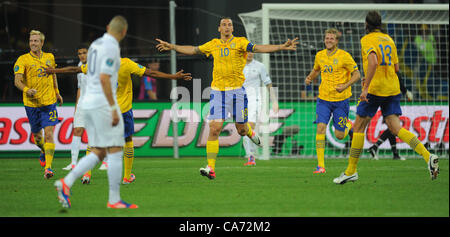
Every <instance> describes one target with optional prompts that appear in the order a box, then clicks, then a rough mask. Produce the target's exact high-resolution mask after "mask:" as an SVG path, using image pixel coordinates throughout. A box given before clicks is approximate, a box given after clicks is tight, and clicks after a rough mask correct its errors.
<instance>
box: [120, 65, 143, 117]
mask: <svg viewBox="0 0 450 237" xmlns="http://www.w3.org/2000/svg"><path fill="white" fill-rule="evenodd" d="M145 69H146V68H145V67H143V66H141V65H140V64H137V63H135V62H133V61H132V60H131V59H129V58H121V59H120V69H119V77H118V83H119V86H118V87H117V92H116V96H117V103H119V106H120V111H121V112H122V113H125V112H128V110H130V109H131V108H132V103H133V81H132V80H131V75H137V76H140V77H142V75H144V73H145Z"/></svg>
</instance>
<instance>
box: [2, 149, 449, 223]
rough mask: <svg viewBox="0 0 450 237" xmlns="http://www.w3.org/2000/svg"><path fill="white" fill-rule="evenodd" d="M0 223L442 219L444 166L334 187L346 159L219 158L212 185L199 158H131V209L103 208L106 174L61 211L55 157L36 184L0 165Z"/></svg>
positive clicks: (389, 164) (78, 189)
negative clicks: (434, 174) (248, 162)
mask: <svg viewBox="0 0 450 237" xmlns="http://www.w3.org/2000/svg"><path fill="white" fill-rule="evenodd" d="M0 161H1V166H0V171H1V176H0V177H1V182H0V193H1V195H0V216H1V217H448V216H449V176H448V171H449V160H448V159H440V163H439V164H440V170H441V172H440V174H439V176H438V179H437V180H433V181H432V180H431V179H430V176H429V173H428V170H427V168H426V164H425V162H424V161H423V160H422V159H409V160H406V161H394V160H390V159H380V160H378V161H377V160H370V159H365V158H362V159H361V160H360V162H359V166H358V173H359V180H358V181H357V182H354V183H347V184H344V185H336V184H334V183H333V181H332V180H333V178H335V177H337V176H338V175H339V174H340V173H341V172H342V171H344V170H345V168H346V166H347V159H345V158H340V159H326V161H325V162H326V166H327V167H326V168H327V173H325V174H319V175H317V174H313V173H312V172H313V170H314V167H315V165H316V160H314V159H302V158H298V159H272V160H269V161H261V160H257V162H256V163H257V165H256V167H244V166H243V163H245V160H244V159H242V158H231V157H219V158H218V160H217V164H216V175H217V178H216V179H215V180H209V179H207V178H206V177H203V176H201V175H200V174H199V168H200V167H203V166H205V164H206V159H205V158H180V159H173V158H139V157H138V158H135V161H134V167H133V173H134V174H135V175H136V181H135V182H134V183H132V184H129V185H121V197H122V199H123V200H125V201H127V202H132V203H136V204H138V205H139V208H138V209H135V210H112V209H107V208H106V203H107V200H108V181H107V174H106V171H101V170H98V166H97V167H96V168H95V169H94V170H93V176H92V181H91V184H89V185H83V184H81V182H78V181H77V182H76V183H75V184H74V186H73V187H72V196H71V201H72V208H70V209H68V210H63V208H62V207H61V206H60V204H59V202H58V201H57V195H56V191H55V188H54V187H53V183H54V182H55V180H57V179H59V178H62V177H64V176H65V175H66V174H67V173H68V171H64V170H62V169H61V168H62V167H64V166H65V165H67V164H68V163H69V162H70V159H69V158H55V159H54V161H53V168H54V170H55V177H53V178H52V179H50V180H45V179H44V178H43V168H41V167H40V165H39V162H38V159H37V158H36V159H19V158H16V159H1V160H0Z"/></svg>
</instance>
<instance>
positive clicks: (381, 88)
mask: <svg viewBox="0 0 450 237" xmlns="http://www.w3.org/2000/svg"><path fill="white" fill-rule="evenodd" d="M372 52H375V53H376V55H377V60H378V66H377V69H376V71H375V75H374V76H373V78H372V81H371V82H370V85H369V94H372V95H376V96H384V97H386V96H394V95H398V94H400V83H399V81H398V77H397V74H396V72H395V64H398V55H397V47H396V46H395V43H394V40H392V38H391V37H390V36H389V35H387V34H384V33H382V32H380V31H375V32H371V33H369V34H367V35H365V36H364V37H362V38H361V56H362V59H363V67H364V75H367V67H368V65H369V61H368V56H369V54H370V53H372Z"/></svg>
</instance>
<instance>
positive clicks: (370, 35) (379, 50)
mask: <svg viewBox="0 0 450 237" xmlns="http://www.w3.org/2000/svg"><path fill="white" fill-rule="evenodd" d="M365 27H366V32H367V34H366V35H365V36H364V37H362V38H361V54H362V59H363V66H364V75H365V80H364V86H363V90H362V92H361V95H360V97H359V99H360V101H359V103H358V106H357V109H356V120H355V123H354V124H353V139H352V145H351V149H350V157H349V159H348V166H347V169H346V170H345V172H343V173H342V174H341V175H340V176H339V177H337V178H335V179H334V180H333V182H334V183H336V184H344V183H346V182H348V181H356V180H358V173H357V170H356V168H357V164H358V161H359V156H360V154H361V152H362V150H363V147H364V131H365V129H366V127H367V125H368V124H369V122H370V120H371V118H372V117H373V116H374V115H375V113H376V112H377V110H378V108H379V107H381V112H382V114H383V117H384V121H385V123H386V125H387V126H388V128H389V130H390V131H391V132H392V134H394V135H396V136H397V137H399V138H400V139H401V140H402V141H404V142H406V143H407V144H409V145H410V147H411V148H412V149H414V150H415V151H416V152H417V153H419V154H420V155H421V156H422V157H423V159H424V160H425V162H426V163H427V167H428V170H429V172H430V175H431V179H432V180H433V179H436V178H437V175H438V173H439V166H438V161H439V160H438V157H437V156H436V155H434V154H430V152H429V151H428V150H427V149H426V148H425V146H424V145H423V144H422V143H420V141H419V139H417V137H416V136H415V135H414V134H413V133H411V132H410V131H408V130H406V129H404V128H403V127H402V125H401V123H400V119H399V117H398V116H399V115H401V114H402V110H401V108H400V97H401V93H400V85H399V80H398V76H397V73H398V72H399V65H398V55H397V48H396V46H395V43H394V41H393V40H392V38H391V37H390V36H389V35H387V34H385V33H383V32H381V15H380V14H379V13H378V12H377V11H369V12H368V13H367V15H366V22H365Z"/></svg>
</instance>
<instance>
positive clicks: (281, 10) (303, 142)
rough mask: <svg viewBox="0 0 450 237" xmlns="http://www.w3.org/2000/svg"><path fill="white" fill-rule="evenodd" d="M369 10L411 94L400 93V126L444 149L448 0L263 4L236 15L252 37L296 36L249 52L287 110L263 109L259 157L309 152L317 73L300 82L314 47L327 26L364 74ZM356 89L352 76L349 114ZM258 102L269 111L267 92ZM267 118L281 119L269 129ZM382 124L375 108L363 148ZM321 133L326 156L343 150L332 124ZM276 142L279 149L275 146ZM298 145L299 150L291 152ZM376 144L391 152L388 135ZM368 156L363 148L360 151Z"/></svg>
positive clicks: (268, 40) (384, 153)
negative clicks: (292, 130)
mask: <svg viewBox="0 0 450 237" xmlns="http://www.w3.org/2000/svg"><path fill="white" fill-rule="evenodd" d="M370 10H378V11H379V12H380V13H381V15H382V22H383V30H384V31H386V32H387V33H388V34H389V35H390V36H391V37H392V38H393V39H394V41H395V42H396V45H397V50H398V55H399V60H400V63H399V64H400V71H401V74H402V78H403V81H404V82H405V86H406V87H407V89H408V90H409V91H411V92H412V94H413V95H414V99H413V100H412V101H407V99H406V98H405V96H403V97H402V110H403V115H402V116H401V120H402V122H403V126H404V127H407V128H409V130H410V131H411V132H413V133H414V134H415V135H417V136H418V137H419V140H420V141H421V142H422V143H424V144H425V143H427V144H428V146H429V147H430V148H431V149H434V148H435V147H438V146H439V147H441V148H442V147H445V149H444V151H445V150H447V151H446V152H448V117H449V116H448V93H447V90H448V24H449V14H448V13H449V5H448V4H262V8H261V9H260V10H257V11H254V12H247V13H240V14H239V17H240V19H241V20H242V22H243V24H244V28H245V30H246V34H247V38H248V39H249V40H250V41H251V42H252V43H254V44H282V43H284V42H285V41H286V40H287V39H288V38H289V39H293V38H295V37H299V46H298V49H297V51H295V52H287V51H282V52H276V53H271V54H256V55H255V58H256V59H257V60H259V61H261V62H262V63H263V64H264V65H265V66H266V67H267V69H268V71H269V74H270V77H271V79H272V82H273V85H274V86H275V87H277V89H278V90H277V91H278V99H279V101H280V109H293V112H292V113H291V114H290V115H289V117H282V118H280V117H277V116H270V117H271V119H270V120H267V122H265V123H264V124H262V126H261V129H260V130H259V132H260V133H262V134H261V136H262V139H263V148H262V149H261V151H260V154H259V156H260V157H261V158H262V159H269V158H270V157H280V158H288V157H292V158H296V157H311V158H312V157H315V131H316V129H315V124H313V121H314V120H315V118H316V117H315V116H316V115H315V99H316V96H317V94H318V85H319V83H318V82H319V80H320V77H319V79H318V81H317V82H316V83H314V85H312V86H306V85H304V79H305V77H306V76H307V75H308V73H309V72H310V71H311V69H312V68H313V63H314V57H315V54H316V53H317V52H318V51H319V50H322V49H324V44H323V38H324V32H325V30H326V29H327V28H331V27H333V28H337V29H338V30H339V31H340V32H341V33H342V37H341V39H340V41H339V44H338V47H339V48H341V49H343V50H345V51H347V52H349V53H350V54H351V55H352V56H353V58H354V59H355V61H356V63H357V64H358V67H359V70H360V71H361V73H362V75H361V77H363V76H364V75H363V66H362V58H361V52H360V39H361V37H362V36H364V35H365V28H364V22H365V16H366V14H367V12H368V11H370ZM263 91H264V90H263ZM360 91H361V85H360V83H359V82H358V83H355V85H354V86H353V87H352V96H351V98H350V103H351V111H350V115H349V119H350V120H351V121H353V120H354V119H355V117H356V116H355V108H356V103H357V99H358V97H359V94H360ZM263 104H264V106H263V107H264V108H265V109H264V110H263V112H264V113H265V116H266V117H269V109H268V108H269V99H268V95H267V93H266V94H264V93H263ZM437 120H439V121H437ZM273 123H277V124H282V125H283V126H281V127H278V129H277V130H276V131H272V130H271V124H273ZM285 126H294V127H295V126H298V129H299V132H298V133H297V134H295V135H291V136H283V129H282V127H285ZM386 128H387V126H386V125H385V124H383V122H382V117H381V116H379V115H378V114H377V115H376V116H375V117H374V118H373V119H372V121H371V124H370V125H369V128H368V130H367V132H366V141H365V145H364V148H365V149H367V148H368V147H370V146H371V145H373V144H374V143H375V142H376V141H377V139H378V137H379V135H380V134H381V133H382V131H384V130H385V129H386ZM277 135H280V136H281V137H283V139H284V140H283V141H282V142H283V144H275V142H280V141H279V140H277V139H276V138H275V139H274V137H276V136H277ZM326 140H327V145H326V153H325V155H326V157H344V156H346V152H347V150H348V149H345V148H346V146H348V143H349V140H348V138H346V139H344V140H338V139H336V137H335V136H334V129H333V128H332V125H331V124H328V126H327V133H326ZM397 141H398V143H397V148H398V149H399V150H400V152H401V153H400V154H401V155H402V156H404V157H418V156H417V155H416V154H415V153H414V151H412V150H411V149H409V146H408V145H407V144H405V143H403V142H401V141H400V140H398V139H397ZM275 145H279V146H280V147H281V150H280V149H279V150H276V149H274V146H275ZM296 147H298V149H294V148H296ZM299 149H300V152H299V153H295V152H293V151H294V150H296V151H298V150H299ZM379 151H380V154H379V155H380V157H392V153H391V146H390V144H389V141H388V140H387V141H386V142H384V143H383V144H382V145H380V149H379ZM367 156H368V154H367V153H363V155H362V157H367Z"/></svg>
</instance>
